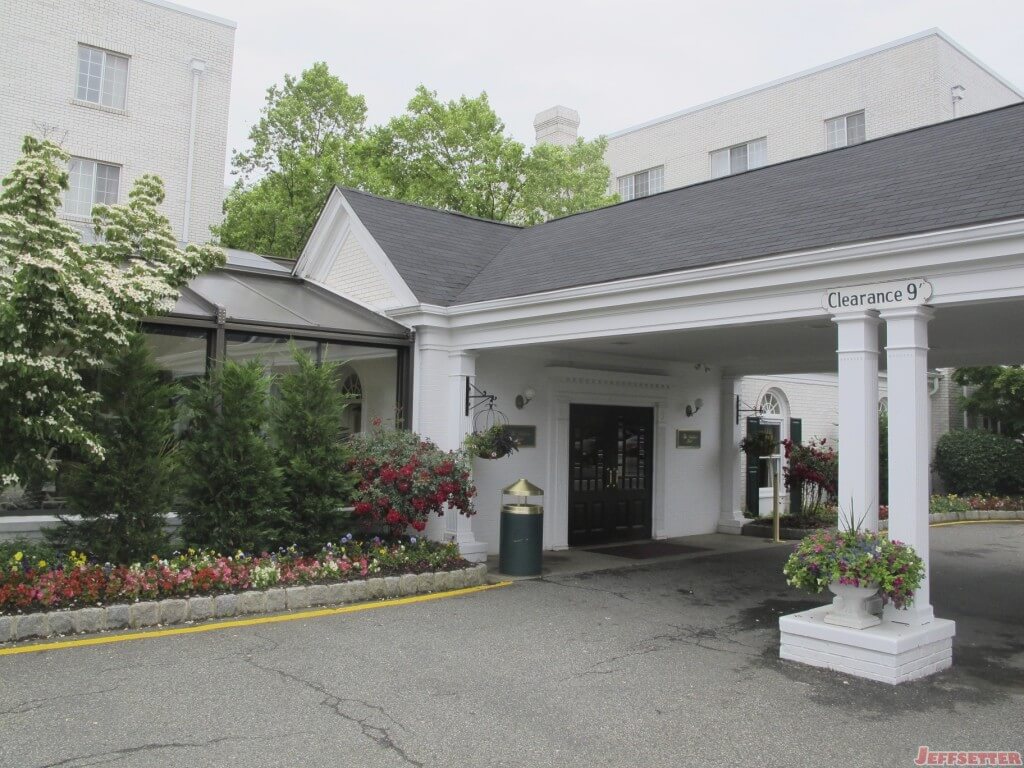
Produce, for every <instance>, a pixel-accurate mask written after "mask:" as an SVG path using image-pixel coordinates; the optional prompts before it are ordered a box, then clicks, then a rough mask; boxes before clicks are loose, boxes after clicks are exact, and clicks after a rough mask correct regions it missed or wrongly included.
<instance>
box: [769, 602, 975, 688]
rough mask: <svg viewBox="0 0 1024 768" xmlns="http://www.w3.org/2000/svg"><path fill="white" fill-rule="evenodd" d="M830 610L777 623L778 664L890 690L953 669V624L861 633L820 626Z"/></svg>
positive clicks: (873, 629) (881, 626)
mask: <svg viewBox="0 0 1024 768" xmlns="http://www.w3.org/2000/svg"><path fill="white" fill-rule="evenodd" d="M831 609H832V606H831V605H823V606H821V607H819V608H812V609H811V610H809V611H801V612H800V613H794V614H790V615H789V616H783V617H781V618H780V619H779V631H780V635H781V637H780V643H779V658H781V659H786V660H788V661H798V662H800V663H801V664H809V665H810V666H812V667H822V668H824V669H831V670H834V671H836V672H842V673H844V674H847V675H854V676H855V677H864V678H867V679H868V680H877V681H879V682H882V683H889V684H890V685H896V684H897V683H904V682H907V681H908V680H917V679H918V678H922V677H926V676H928V675H931V674H934V673H935V672H939V671H941V670H943V669H948V668H949V667H951V666H952V665H953V636H954V635H955V634H956V623H955V622H952V621H949V620H948V619H934V620H932V621H931V622H930V623H928V624H926V625H923V626H915V627H910V626H907V625H905V624H894V623H892V622H889V621H886V622H883V623H882V624H879V625H878V626H875V627H868V628H867V629H849V628H847V627H838V626H834V625H831V624H826V623H825V614H826V613H827V612H828V611H830V610H831Z"/></svg>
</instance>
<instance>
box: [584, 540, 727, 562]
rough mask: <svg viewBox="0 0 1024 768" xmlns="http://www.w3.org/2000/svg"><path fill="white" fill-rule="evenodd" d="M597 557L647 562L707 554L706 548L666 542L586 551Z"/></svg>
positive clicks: (623, 545)
mask: <svg viewBox="0 0 1024 768" xmlns="http://www.w3.org/2000/svg"><path fill="white" fill-rule="evenodd" d="M584 551H585V552H593V553H594V554H597V555H615V556H616V557H628V558H630V559H631V560H648V559H649V558H652V557H668V556H669V555H689V554H692V553H694V552H708V551H709V550H708V548H707V547H690V546H687V545H686V544H673V543H671V542H668V541H641V542H639V543H637V544H619V545H617V546H614V547H599V548H596V549H587V550H584Z"/></svg>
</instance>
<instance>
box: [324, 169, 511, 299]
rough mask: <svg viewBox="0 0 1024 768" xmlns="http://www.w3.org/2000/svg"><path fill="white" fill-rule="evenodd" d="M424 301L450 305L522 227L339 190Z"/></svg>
mask: <svg viewBox="0 0 1024 768" xmlns="http://www.w3.org/2000/svg"><path fill="white" fill-rule="evenodd" d="M340 189H341V192H342V194H343V195H344V196H345V199H346V200H347V201H348V203H349V205H351V206H352V210H354V211H355V213H356V216H358V217H359V220H360V221H361V222H363V224H364V225H365V226H366V228H367V229H368V230H369V231H370V234H372V235H373V239H374V240H376V241H377V244H378V245H380V247H381V248H382V249H384V253H386V254H387V256H388V258H389V259H390V260H391V262H392V263H393V264H394V265H395V269H397V270H398V272H399V274H400V275H401V276H402V279H404V280H405V282H406V283H407V284H408V286H409V288H410V289H411V290H412V292H413V293H414V294H415V295H416V298H418V299H419V300H420V301H421V302H424V303H426V304H442V305H448V304H451V303H453V301H454V299H455V297H456V296H458V295H459V293H460V292H461V291H462V290H463V289H464V288H465V287H466V286H467V285H469V283H470V281H472V280H473V278H474V277H476V276H477V275H478V274H480V271H481V270H482V269H483V268H484V267H485V266H486V265H487V264H488V262H490V261H491V259H493V258H494V257H495V255H497V253H498V251H500V250H501V249H502V248H503V247H504V246H505V245H506V244H507V243H508V241H509V240H511V239H512V237H513V236H515V235H516V234H518V233H519V232H520V231H522V230H521V228H520V227H517V226H514V225H511V224H504V223H501V222H497V221H488V220H486V219H478V218H475V217H473V216H466V215H463V214H461V213H450V212H448V211H439V210H437V209H435V208H425V207H423V206H420V205H410V204H409V203H400V202H398V201H396V200H388V199H386V198H383V197H377V196H376V195H371V194H368V193H366V192H360V191H359V190H356V189H349V188H340Z"/></svg>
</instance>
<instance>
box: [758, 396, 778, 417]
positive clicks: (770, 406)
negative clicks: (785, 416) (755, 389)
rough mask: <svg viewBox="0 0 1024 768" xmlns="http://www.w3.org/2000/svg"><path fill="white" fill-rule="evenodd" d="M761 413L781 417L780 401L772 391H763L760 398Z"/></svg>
mask: <svg viewBox="0 0 1024 768" xmlns="http://www.w3.org/2000/svg"><path fill="white" fill-rule="evenodd" d="M761 415H762V416H766V417H768V418H773V417H774V418H779V419H781V418H782V403H781V402H779V398H778V397H777V396H776V395H775V393H774V392H765V393H764V397H762V398H761Z"/></svg>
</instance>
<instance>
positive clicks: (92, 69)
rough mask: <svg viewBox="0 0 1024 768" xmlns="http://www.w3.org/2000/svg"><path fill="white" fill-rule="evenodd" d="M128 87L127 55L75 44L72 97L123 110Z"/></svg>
mask: <svg viewBox="0 0 1024 768" xmlns="http://www.w3.org/2000/svg"><path fill="white" fill-rule="evenodd" d="M127 90H128V57H127V56H121V55H119V54H116V53H111V52H110V51H104V50H103V49H102V48H94V47H92V46H91V45H82V44H79V46H78V82H77V84H76V87H75V98H77V99H80V100H81V101H88V102H92V103H93V104H102V105H103V106H105V107H113V108H114V109H124V99H125V93H126V92H127Z"/></svg>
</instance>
